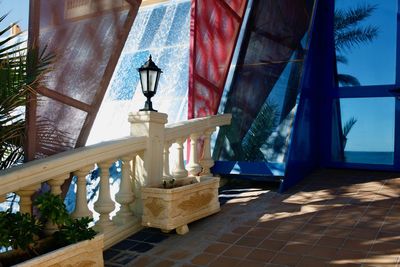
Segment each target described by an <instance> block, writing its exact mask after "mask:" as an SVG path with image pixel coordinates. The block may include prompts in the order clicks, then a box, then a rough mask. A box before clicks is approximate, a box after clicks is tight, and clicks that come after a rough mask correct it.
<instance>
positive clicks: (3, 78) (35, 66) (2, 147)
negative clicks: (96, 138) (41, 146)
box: [0, 14, 53, 170]
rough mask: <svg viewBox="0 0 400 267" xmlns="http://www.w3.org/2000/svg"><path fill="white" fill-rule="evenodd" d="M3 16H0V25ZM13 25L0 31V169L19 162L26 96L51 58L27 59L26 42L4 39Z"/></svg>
mask: <svg viewBox="0 0 400 267" xmlns="http://www.w3.org/2000/svg"><path fill="white" fill-rule="evenodd" d="M6 16H7V14H6V15H3V16H1V17H0V22H2V21H3V20H4V19H5V18H6ZM13 26H14V25H10V26H7V27H5V28H4V29H3V30H0V160H1V161H0V170H1V169H6V168H9V167H11V166H13V165H15V164H16V163H18V162H21V161H22V159H23V154H24V153H23V144H24V141H25V117H24V107H25V105H26V103H27V96H28V94H29V93H34V89H33V88H34V87H35V86H36V85H37V83H38V81H39V78H40V77H42V75H43V74H44V73H45V72H46V71H47V70H48V69H49V64H51V62H52V59H53V56H49V55H45V53H44V52H43V53H41V54H40V56H39V59H38V60H33V57H31V56H29V57H28V56H27V54H28V53H27V52H28V50H27V48H25V47H26V46H25V45H24V42H26V41H18V36H19V34H16V35H11V36H7V37H5V36H6V35H8V33H9V31H10V29H11V28H12V27H13ZM32 54H33V53H32ZM28 67H29V69H30V70H31V71H30V72H29V73H28V72H27V69H28Z"/></svg>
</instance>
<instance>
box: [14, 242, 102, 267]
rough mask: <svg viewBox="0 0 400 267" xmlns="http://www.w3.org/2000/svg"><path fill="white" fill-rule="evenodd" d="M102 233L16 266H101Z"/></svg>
mask: <svg viewBox="0 0 400 267" xmlns="http://www.w3.org/2000/svg"><path fill="white" fill-rule="evenodd" d="M103 247H104V242H103V235H97V236H95V237H94V238H93V239H91V240H85V241H81V242H78V243H76V244H72V245H69V246H66V247H63V248H59V249H57V250H54V251H51V252H48V253H46V254H44V255H41V256H38V257H35V258H33V259H31V260H28V261H24V262H22V263H19V264H17V265H14V266H18V267H28V266H29V267H46V266H47V267H50V266H51V267H72V266H80V267H96V266H103V265H104V261H103Z"/></svg>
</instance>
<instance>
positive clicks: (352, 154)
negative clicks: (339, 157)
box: [344, 151, 394, 165]
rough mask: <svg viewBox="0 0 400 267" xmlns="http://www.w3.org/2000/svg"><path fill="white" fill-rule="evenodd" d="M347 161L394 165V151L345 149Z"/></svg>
mask: <svg viewBox="0 0 400 267" xmlns="http://www.w3.org/2000/svg"><path fill="white" fill-rule="evenodd" d="M344 156H345V160H344V161H345V162H348V163H364V164H385V165H392V164H393V158H394V153H393V152H365V151H345V152H344Z"/></svg>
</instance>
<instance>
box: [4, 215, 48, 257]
mask: <svg viewBox="0 0 400 267" xmlns="http://www.w3.org/2000/svg"><path fill="white" fill-rule="evenodd" d="M0 227H1V230H0V233H1V235H0V236H1V237H0V246H1V247H5V248H6V249H8V248H12V249H20V250H25V251H28V252H29V253H30V252H31V251H32V248H33V247H34V245H35V242H36V240H37V236H38V235H39V234H40V231H41V229H42V224H41V223H40V222H39V220H37V219H36V218H35V217H34V216H32V215H30V214H28V213H20V212H16V213H12V212H11V211H10V210H7V211H2V212H0Z"/></svg>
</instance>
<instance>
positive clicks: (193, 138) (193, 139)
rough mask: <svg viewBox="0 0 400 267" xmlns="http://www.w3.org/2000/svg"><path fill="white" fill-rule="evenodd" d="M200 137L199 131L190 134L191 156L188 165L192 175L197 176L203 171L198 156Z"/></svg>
mask: <svg viewBox="0 0 400 267" xmlns="http://www.w3.org/2000/svg"><path fill="white" fill-rule="evenodd" d="M199 137H200V135H199V134H198V133H193V134H191V135H190V158H189V163H188V164H187V165H186V167H187V170H188V172H189V173H190V175H191V176H197V175H198V174H199V173H200V172H201V166H200V164H199V161H198V156H197V154H198V152H197V141H198V139H199Z"/></svg>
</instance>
